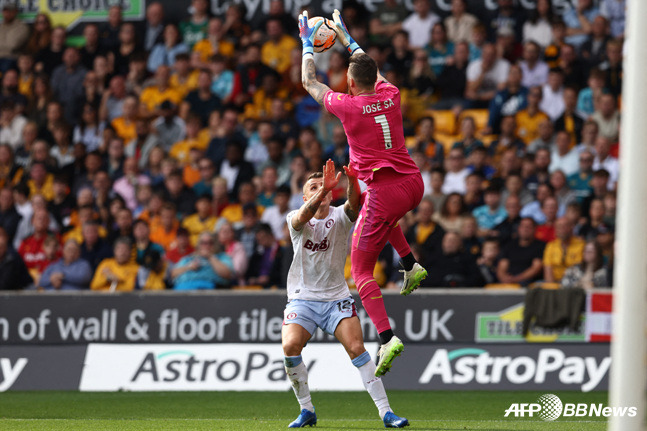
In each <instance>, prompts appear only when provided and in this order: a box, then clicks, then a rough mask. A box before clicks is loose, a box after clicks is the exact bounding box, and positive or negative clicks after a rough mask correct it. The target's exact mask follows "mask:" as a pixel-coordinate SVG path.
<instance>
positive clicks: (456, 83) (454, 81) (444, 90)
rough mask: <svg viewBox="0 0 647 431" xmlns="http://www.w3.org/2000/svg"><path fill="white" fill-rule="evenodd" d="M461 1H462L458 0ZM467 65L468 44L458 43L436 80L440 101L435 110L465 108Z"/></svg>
mask: <svg viewBox="0 0 647 431" xmlns="http://www.w3.org/2000/svg"><path fill="white" fill-rule="evenodd" d="M459 1H462V0H459ZM468 64H469V44H468V43H467V42H458V43H457V44H456V45H455V46H454V57H453V59H452V61H451V62H450V63H449V64H447V65H446V66H445V68H444V69H443V72H442V73H441V74H440V76H438V78H437V79H436V87H437V89H438V92H439V93H440V98H441V100H440V101H438V102H437V103H436V104H435V105H434V108H435V109H453V108H454V107H455V106H460V107H465V106H467V102H466V100H465V89H466V87H467V67H468Z"/></svg>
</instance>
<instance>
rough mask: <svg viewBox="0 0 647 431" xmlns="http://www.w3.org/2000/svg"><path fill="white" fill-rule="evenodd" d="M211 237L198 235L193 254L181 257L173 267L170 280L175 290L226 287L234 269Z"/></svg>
mask: <svg viewBox="0 0 647 431" xmlns="http://www.w3.org/2000/svg"><path fill="white" fill-rule="evenodd" d="M220 247H221V246H220V244H217V242H216V241H215V239H214V237H213V235H212V234H211V233H209V232H203V233H202V234H200V239H199V240H198V246H197V249H196V251H195V252H194V253H193V254H190V255H188V256H185V257H183V258H182V259H180V261H179V262H178V263H177V264H176V265H175V266H174V267H173V270H172V271H171V278H172V279H173V289H175V290H196V289H219V288H223V287H227V286H228V285H229V281H230V280H231V278H232V275H233V271H234V267H233V264H232V261H231V258H230V257H229V256H228V255H227V254H226V253H224V252H222V251H221V250H220Z"/></svg>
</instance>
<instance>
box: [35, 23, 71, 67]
mask: <svg viewBox="0 0 647 431" xmlns="http://www.w3.org/2000/svg"><path fill="white" fill-rule="evenodd" d="M66 36H67V34H66V30H65V27H62V26H57V27H54V29H53V30H52V37H51V39H50V43H49V46H47V47H45V48H41V49H40V51H38V52H37V53H36V57H35V60H36V66H35V67H34V69H35V71H36V72H38V73H48V72H49V71H52V70H54V69H55V68H56V67H57V66H59V65H60V64H61V63H62V62H63V51H64V50H65V38H66Z"/></svg>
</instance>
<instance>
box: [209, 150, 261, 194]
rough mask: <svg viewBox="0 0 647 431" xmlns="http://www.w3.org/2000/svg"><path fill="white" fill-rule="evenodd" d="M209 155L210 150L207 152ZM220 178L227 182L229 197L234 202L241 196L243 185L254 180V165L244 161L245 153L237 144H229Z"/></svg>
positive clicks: (220, 168)
mask: <svg viewBox="0 0 647 431" xmlns="http://www.w3.org/2000/svg"><path fill="white" fill-rule="evenodd" d="M207 154H208V150H207ZM219 172H220V176H221V177H223V178H224V179H225V180H227V188H228V191H229V196H230V198H231V199H232V200H235V199H236V197H237V196H238V195H239V194H240V189H241V187H242V185H243V184H245V183H248V182H250V181H252V178H254V173H255V169H254V165H253V164H251V163H250V162H248V161H247V160H244V159H243V151H242V149H241V148H240V146H239V145H237V144H236V143H235V142H230V143H228V144H227V146H226V149H225V158H224V160H223V161H222V163H221V164H220V165H219Z"/></svg>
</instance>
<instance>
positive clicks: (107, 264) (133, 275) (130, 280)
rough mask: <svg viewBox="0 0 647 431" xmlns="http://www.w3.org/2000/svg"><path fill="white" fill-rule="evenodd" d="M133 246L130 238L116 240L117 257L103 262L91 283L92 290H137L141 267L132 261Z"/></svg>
mask: <svg viewBox="0 0 647 431" xmlns="http://www.w3.org/2000/svg"><path fill="white" fill-rule="evenodd" d="M132 246H133V243H132V240H131V239H130V238H128V237H119V238H117V239H116V240H115V243H114V247H113V253H114V256H115V257H114V258H107V259H104V260H102V261H101V263H100V264H99V266H98V268H97V270H96V271H95V272H94V277H93V278H92V282H91V283H90V288H91V289H92V290H109V291H110V292H114V291H117V290H119V291H124V292H130V291H132V290H134V289H135V285H136V282H137V272H138V271H139V265H137V263H135V262H133V261H132V260H131V257H132Z"/></svg>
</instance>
